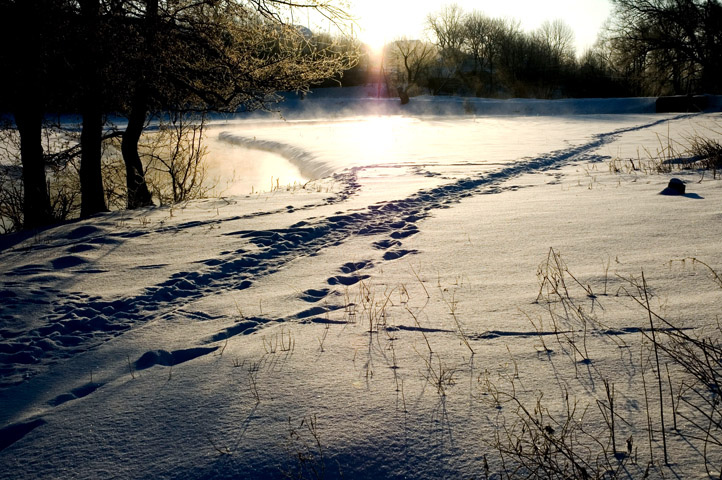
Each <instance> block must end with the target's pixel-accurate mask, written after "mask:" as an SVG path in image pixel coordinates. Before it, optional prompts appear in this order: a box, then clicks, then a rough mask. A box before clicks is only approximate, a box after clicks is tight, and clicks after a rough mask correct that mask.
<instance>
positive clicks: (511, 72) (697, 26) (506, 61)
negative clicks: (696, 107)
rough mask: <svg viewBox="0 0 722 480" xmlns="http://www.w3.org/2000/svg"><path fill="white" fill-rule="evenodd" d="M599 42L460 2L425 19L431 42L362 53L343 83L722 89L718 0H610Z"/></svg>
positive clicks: (648, 92) (657, 91) (583, 90)
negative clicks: (585, 45)
mask: <svg viewBox="0 0 722 480" xmlns="http://www.w3.org/2000/svg"><path fill="white" fill-rule="evenodd" d="M612 3H613V6H614V8H613V12H612V15H611V17H610V18H609V19H608V21H607V23H606V26H605V28H604V29H603V30H602V31H601V32H600V35H599V38H598V41H597V43H596V44H595V46H594V47H593V48H591V49H589V50H587V51H585V52H581V54H580V55H578V52H576V51H575V47H574V33H573V31H572V29H571V28H570V27H569V26H568V25H567V24H565V23H564V22H563V21H561V20H557V21H551V22H550V21H547V22H545V23H544V24H542V26H541V27H540V28H539V29H538V30H536V31H532V32H525V31H522V30H521V27H520V23H519V22H518V21H514V20H509V19H501V18H491V17H488V16H486V15H485V14H483V13H481V12H479V11H472V12H465V11H463V10H462V9H461V8H460V7H459V6H457V5H450V6H447V7H444V8H443V9H441V10H440V11H438V12H435V13H431V14H429V15H428V16H427V22H426V23H427V31H428V34H429V35H428V37H429V40H421V39H409V38H399V39H396V40H395V41H393V42H390V43H389V44H387V45H386V47H385V48H384V51H383V56H382V58H381V59H375V58H373V56H372V55H371V53H370V52H369V51H368V49H365V50H362V51H363V55H362V57H361V60H360V62H359V63H358V64H357V65H356V66H355V67H354V68H353V69H352V70H350V71H347V72H345V74H344V77H343V78H342V79H340V81H341V83H342V84H343V85H359V84H364V83H376V82H380V83H385V84H386V85H387V86H388V87H389V88H388V90H390V91H391V92H393V93H396V92H399V93H400V94H401V95H404V94H407V95H412V96H413V95H415V94H418V93H422V92H423V93H430V94H432V95H448V94H456V95H468V96H479V97H500V98H508V97H533V98H561V97H618V96H660V95H680V94H683V95H684V94H692V93H710V94H718V93H722V71H721V68H722V5H720V2H719V1H718V0H706V1H702V0H612Z"/></svg>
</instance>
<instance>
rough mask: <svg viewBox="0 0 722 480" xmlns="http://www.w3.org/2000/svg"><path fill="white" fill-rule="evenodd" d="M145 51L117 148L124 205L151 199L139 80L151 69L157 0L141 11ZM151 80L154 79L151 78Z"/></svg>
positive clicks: (144, 96)
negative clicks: (142, 143) (120, 156)
mask: <svg viewBox="0 0 722 480" xmlns="http://www.w3.org/2000/svg"><path fill="white" fill-rule="evenodd" d="M145 15H146V18H145V45H144V48H145V54H146V58H147V62H146V63H145V64H144V65H143V66H142V67H141V68H142V70H143V71H142V72H139V73H141V74H140V75H139V80H138V81H137V83H136V85H135V92H134V93H133V102H132V104H131V112H130V114H129V115H128V127H127V128H126V129H125V133H124V134H123V142H122V145H121V152H122V154H123V162H124V163H125V176H126V185H127V187H128V208H131V209H133V208H140V207H147V206H149V205H153V199H152V195H151V193H150V191H149V190H148V185H147V184H146V182H145V173H144V171H143V163H142V162H141V160H140V154H139V153H138V142H139V141H140V136H141V135H142V134H143V128H144V127H145V119H146V115H147V114H148V104H149V101H148V100H149V98H148V97H149V95H148V86H147V85H146V84H145V83H143V82H144V81H149V80H150V79H151V78H152V75H155V72H151V71H150V69H151V68H152V64H153V63H154V61H153V57H154V53H155V47H154V44H155V36H156V31H157V26H158V0H148V2H147V4H146V12H145ZM153 80H155V79H153Z"/></svg>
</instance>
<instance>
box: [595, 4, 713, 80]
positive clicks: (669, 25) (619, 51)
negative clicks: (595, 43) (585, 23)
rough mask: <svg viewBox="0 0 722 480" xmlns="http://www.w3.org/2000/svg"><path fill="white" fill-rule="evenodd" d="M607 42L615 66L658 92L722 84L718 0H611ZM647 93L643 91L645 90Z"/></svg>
mask: <svg viewBox="0 0 722 480" xmlns="http://www.w3.org/2000/svg"><path fill="white" fill-rule="evenodd" d="M612 3H613V5H614V13H613V16H612V22H611V24H610V26H609V28H608V29H607V32H606V37H607V42H608V45H609V47H610V49H611V50H612V58H613V60H614V65H615V67H616V68H617V69H618V70H619V71H620V72H621V73H625V74H630V75H637V76H639V83H640V86H642V87H645V88H646V89H652V90H653V91H654V93H667V92H674V93H687V92H690V91H692V90H696V89H700V90H703V91H705V92H709V93H717V92H719V91H720V90H722V80H721V79H722V33H721V32H722V4H720V2H719V1H718V0H612ZM640 93H644V92H640Z"/></svg>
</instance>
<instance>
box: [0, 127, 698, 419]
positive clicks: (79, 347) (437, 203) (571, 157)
mask: <svg viewBox="0 0 722 480" xmlns="http://www.w3.org/2000/svg"><path fill="white" fill-rule="evenodd" d="M683 117H684V116H680V117H676V118H683ZM667 121H669V119H668V118H665V119H663V120H659V121H655V122H651V123H648V124H644V125H640V126H634V127H629V128H623V129H619V130H614V131H612V132H608V133H604V134H600V135H596V136H595V137H594V138H593V139H592V140H591V141H589V142H587V143H585V144H583V145H579V146H575V147H570V148H567V149H562V150H557V151H553V152H550V153H548V154H546V155H543V156H539V157H537V158H534V159H529V160H522V161H519V162H516V163H514V164H511V165H508V166H504V167H501V168H499V169H498V170H496V171H494V172H492V173H486V174H477V175H475V176H472V177H469V178H464V179H460V180H457V181H453V182H451V183H447V184H443V185H441V186H437V187H434V188H429V189H425V190H420V191H418V192H416V193H414V194H412V195H410V196H408V197H407V198H404V199H400V200H394V201H385V202H379V203H377V204H373V205H369V206H368V207H367V208H366V209H365V210H361V211H346V212H338V213H337V214H335V215H331V216H325V217H315V218H309V219H307V220H305V221H301V222H298V223H296V224H294V225H291V226H290V227H288V228H283V229H270V230H263V231H250V230H238V231H235V232H232V233H227V234H225V235H229V236H233V237H236V238H238V239H242V240H243V245H244V247H242V248H238V249H236V250H232V251H226V252H221V253H220V254H219V255H218V256H217V257H215V258H212V259H210V260H205V261H202V262H201V263H200V264H199V265H198V269H197V270H194V271H183V272H177V273H175V274H173V275H172V276H171V277H170V278H168V279H167V280H165V281H163V282H161V283H158V284H156V285H153V286H149V287H147V288H145V289H144V290H143V291H142V293H140V294H139V295H135V296H128V297H124V298H116V299H106V298H100V297H91V296H88V295H87V294H84V293H72V292H62V291H60V290H58V289H51V288H35V289H31V290H28V289H27V282H26V281H25V278H26V277H27V276H29V275H36V276H35V277H34V280H33V281H35V282H37V280H38V277H37V275H38V274H42V273H46V272H47V273H48V274H49V273H51V272H53V271H56V270H64V269H71V268H73V267H75V266H78V265H82V264H83V263H84V262H85V260H84V259H83V252H85V251H87V250H91V249H93V248H94V245H97V244H113V243H117V242H119V241H120V240H121V239H122V238H127V237H128V236H137V235H144V234H147V233H144V232H131V233H120V234H118V233H113V234H103V233H102V231H101V230H100V229H99V228H97V227H94V226H92V225H88V224H86V225H83V226H79V227H77V228H76V229H74V230H72V231H70V233H69V234H68V235H67V236H66V238H65V239H64V240H66V241H67V246H66V248H65V251H66V253H67V255H65V256H62V257H59V258H55V259H52V260H50V261H49V262H47V263H45V264H37V265H36V264H34V265H26V266H23V267H20V268H17V269H15V270H12V271H9V272H7V273H6V274H5V275H6V277H7V278H15V279H17V280H10V281H7V282H6V285H5V289H4V291H3V293H2V295H3V306H4V309H3V314H2V316H3V318H4V319H6V320H8V321H13V320H17V318H21V317H22V316H23V315H26V312H27V307H26V305H27V304H28V303H34V304H37V305H38V311H39V312H40V311H42V310H43V309H45V311H46V313H44V314H42V313H41V315H42V318H41V320H42V322H41V323H42V326H40V327H38V328H34V329H32V330H27V329H26V330H11V329H7V328H4V329H2V330H0V386H9V385H12V384H15V383H19V382H20V381H21V380H20V379H19V378H18V372H23V371H30V370H31V366H38V365H40V366H41V365H45V364H48V363H51V362H54V361H57V360H58V359H61V358H64V357H69V356H72V355H75V354H77V353H79V352H82V351H85V350H87V349H89V348H92V347H93V346H96V345H98V344H100V343H102V342H104V341H106V340H108V339H110V338H112V337H114V336H117V335H119V334H122V332H124V331H126V330H128V329H129V328H131V327H132V326H134V325H138V324H142V323H144V322H146V321H148V320H149V319H151V317H152V318H153V319H156V318H163V317H164V316H172V315H178V314H182V315H184V316H186V317H188V318H194V317H197V318H198V319H199V320H206V319H208V318H209V317H208V315H207V314H204V313H202V312H192V311H188V310H183V308H184V307H187V306H188V305H189V304H190V303H191V302H192V301H194V300H197V299H199V298H202V297H204V296H208V295H213V294H216V293H220V292H227V291H237V290H244V289H247V288H248V287H250V286H251V285H252V284H253V283H254V281H256V280H258V279H259V278H261V277H264V276H266V275H270V274H272V273H274V272H277V271H279V270H280V269H281V268H282V267H283V266H284V265H286V264H287V263H288V262H291V261H293V260H294V259H297V258H299V257H306V256H312V255H315V254H317V253H318V252H319V251H321V250H322V249H324V248H327V247H331V246H335V245H339V244H341V243H343V242H345V241H346V240H347V239H349V238H350V237H355V236H364V237H365V236H368V237H373V243H372V244H373V246H374V248H376V249H378V250H382V251H383V252H384V253H383V260H384V261H393V260H396V259H399V258H402V257H404V256H406V255H410V254H413V253H415V252H414V251H413V250H409V249H405V248H404V245H403V241H404V239H405V238H407V237H409V236H411V235H414V234H416V233H418V232H419V223H420V222H421V221H422V220H424V219H425V218H427V217H428V216H429V215H430V214H431V213H432V212H433V211H434V210H436V209H440V208H449V207H450V206H451V205H453V204H455V203H458V202H459V201H461V200H462V199H463V198H466V197H469V196H472V195H478V194H483V193H495V192H499V191H501V190H500V187H499V185H500V184H501V183H502V182H504V181H506V180H508V179H510V178H513V177H516V176H519V175H522V174H526V173H532V172H540V171H544V170H549V169H555V168H559V167H562V166H564V165H566V164H568V163H570V162H577V161H599V160H601V159H603V158H605V157H602V156H600V155H598V154H595V153H594V152H595V151H596V150H598V149H599V148H600V147H601V146H603V145H604V144H606V143H608V142H610V141H611V140H613V139H614V138H616V137H618V136H619V135H622V134H624V133H628V132H632V131H638V130H643V129H646V128H650V127H653V126H655V125H658V124H660V123H663V122H667ZM279 145H280V144H279ZM279 145H275V146H274V147H273V148H281V149H283V150H285V151H292V152H295V150H293V147H287V146H283V145H280V146H279ZM269 148H270V147H269ZM296 153H297V152H296ZM374 167H378V165H376V166H374V165H370V166H365V167H356V168H353V169H351V170H350V171H347V172H343V173H341V174H337V175H336V177H337V180H338V181H340V182H342V184H343V185H344V187H343V189H342V191H341V192H340V193H339V194H337V195H336V196H334V197H332V198H330V199H328V200H327V201H326V202H323V203H318V204H309V205H305V206H303V207H300V209H305V210H312V209H314V208H316V207H319V206H322V205H328V204H339V205H340V204H343V202H344V201H345V200H347V199H348V198H349V197H350V196H352V195H354V194H355V193H356V192H357V190H358V188H359V183H358V180H357V175H358V172H359V171H360V170H363V169H366V168H374ZM297 209H299V208H297V207H293V206H288V207H286V208H285V209H278V210H275V211H272V212H265V213H262V214H269V213H283V212H292V211H295V210H297ZM257 215H259V214H251V215H249V216H248V217H253V216H257ZM244 218H247V217H244V216H236V217H231V218H225V219H220V220H217V219H216V220H211V221H207V222H189V223H186V224H181V225H179V226H176V227H167V228H168V229H173V230H176V229H191V228H197V227H203V226H205V225H207V224H208V223H214V224H218V223H226V222H233V221H237V220H242V219H244ZM163 231H164V229H162V228H161V229H159V230H155V231H154V233H162V232H163ZM249 244H250V245H249ZM250 246H252V248H249V247H250ZM31 248H38V249H41V248H44V247H43V246H37V247H31ZM373 266H374V265H373V263H372V262H371V261H370V260H365V261H361V262H355V263H346V264H344V265H342V266H340V267H339V270H338V271H337V272H331V274H330V275H329V277H328V279H327V280H326V285H321V286H318V287H317V288H315V289H311V290H307V291H305V292H303V293H302V294H301V298H302V299H303V300H305V301H306V302H308V303H318V302H321V301H322V300H324V299H326V298H328V297H329V296H330V295H331V294H332V293H334V287H337V286H350V285H354V284H356V283H357V282H359V281H361V280H363V279H365V278H368V276H369V275H368V273H365V272H366V271H367V270H368V269H370V268H373ZM148 268H152V266H148ZM86 273H90V274H92V273H93V272H86ZM40 278H42V277H40ZM41 281H42V280H41ZM337 308H343V306H342V305H334V304H331V305H324V306H316V307H312V308H309V309H306V310H304V311H301V312H299V313H296V314H294V315H291V316H289V317H287V318H284V319H274V320H276V321H299V320H307V319H311V318H312V317H316V316H319V315H322V314H324V313H326V312H327V311H330V310H331V309H337ZM269 321H270V319H263V318H246V319H244V321H242V322H240V323H238V324H236V325H234V326H233V327H230V328H228V329H226V330H223V331H220V332H218V333H217V334H216V335H213V336H212V337H211V338H209V339H206V341H205V342H204V343H213V342H217V341H220V340H224V339H227V338H229V337H231V336H234V335H241V334H249V333H251V332H253V331H256V330H257V329H258V328H259V327H260V326H262V325H263V324H265V323H267V322H269ZM16 323H17V322H16ZM198 348H200V347H198ZM211 351H213V349H212V348H211V349H208V348H205V349H202V350H198V349H190V350H188V351H184V353H179V352H164V351H155V352H149V353H147V354H146V355H147V356H148V357H146V355H144V356H143V357H141V358H140V359H138V360H137V362H136V366H138V365H146V364H147V366H150V365H152V364H154V363H160V364H165V363H163V362H166V363H167V362H170V363H171V364H172V363H173V362H178V363H179V362H180V359H182V358H187V357H188V355H192V354H196V353H197V354H199V355H202V354H207V353H210V352H211ZM188 352H192V353H190V354H189V353H188ZM191 358H192V356H191ZM138 362H139V363H138ZM88 388H90V387H88ZM95 388H97V387H95ZM86 390H87V389H86ZM86 390H84V391H83V392H75V393H73V392H70V394H69V395H75V396H76V397H78V396H81V395H82V394H83V393H85V391H86ZM90 391H92V390H90ZM88 393H89V392H88ZM85 394H87V393H85ZM62 400H63V399H59V400H58V403H62ZM22 430H23V429H20V431H22Z"/></svg>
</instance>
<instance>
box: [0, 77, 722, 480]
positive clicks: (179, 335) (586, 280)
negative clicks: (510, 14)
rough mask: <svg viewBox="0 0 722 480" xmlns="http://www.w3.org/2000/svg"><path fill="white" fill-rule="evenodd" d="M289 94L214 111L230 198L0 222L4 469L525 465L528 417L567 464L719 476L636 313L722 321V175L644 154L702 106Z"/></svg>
mask: <svg viewBox="0 0 722 480" xmlns="http://www.w3.org/2000/svg"><path fill="white" fill-rule="evenodd" d="M715 101H716V99H715ZM279 109H280V111H281V115H282V118H281V117H279V116H278V115H267V114H247V115H238V116H233V117H217V118H214V119H213V120H212V122H211V124H210V127H209V129H208V131H209V134H208V145H209V149H210V153H209V171H210V172H211V173H213V174H214V175H216V176H217V177H218V179H219V186H218V191H219V195H220V196H219V197H216V198H208V199H203V200H196V201H191V202H188V203H185V204H181V205H175V206H173V207H152V208H146V209H141V210H135V211H120V212H111V213H107V214H100V215H97V216H94V217H92V218H89V219H86V220H79V221H74V222H69V223H66V224H63V225H58V226H55V227H51V228H47V229H45V230H41V231H36V232H31V233H19V234H13V235H7V236H4V237H2V238H0V264H1V265H2V267H1V268H0V278H1V280H2V290H0V298H1V307H0V428H1V429H2V430H0V477H2V478H8V479H38V478H58V479H60V478H78V479H97V478H118V479H151V478H152V479H211V478H213V479H226V478H227V479H231V478H242V479H265V478H346V479H364V478H392V479H401V478H414V479H437V478H509V477H511V478H526V477H527V475H528V474H529V470H528V469H529V468H530V467H529V465H527V466H526V467H524V466H520V464H519V463H518V457H516V456H515V454H514V453H513V452H511V453H510V452H509V451H507V450H504V449H505V448H512V450H513V442H512V443H510V440H514V439H520V438H521V439H524V438H526V437H524V435H526V434H527V432H529V431H530V428H529V427H530V426H531V427H533V428H532V430H533V429H534V428H537V429H538V435H539V436H537V437H535V440H534V441H536V442H537V444H538V446H539V448H543V447H544V446H545V445H546V446H547V447H549V448H552V450H548V451H547V453H548V455H547V457H546V458H550V456H551V455H554V456H555V457H554V458H557V459H561V458H563V457H564V455H563V454H562V452H563V450H561V449H560V448H559V446H560V445H564V444H565V443H564V441H568V440H569V438H570V437H569V436H567V437H565V435H572V434H573V435H575V437H574V442H571V444H572V445H577V446H578V447H577V448H578V450H577V451H576V453H575V455H578V457H574V458H576V460H575V462H577V463H576V464H574V463H573V464H572V467H570V468H572V472H574V473H571V477H574V476H575V475H576V476H578V475H580V473H579V472H580V471H581V470H580V468H581V467H580V465H579V462H581V461H582V460H581V459H582V458H583V459H585V460H584V461H588V462H589V464H588V465H586V464H585V465H586V467H585V468H589V469H590V471H591V469H593V468H597V467H599V468H600V470H599V471H607V473H608V475H610V476H611V475H612V473H613V474H614V475H616V476H617V477H618V478H643V477H644V476H645V475H647V476H648V478H671V477H674V476H676V477H678V478H709V475H715V476H718V475H719V473H720V465H721V462H722V451H720V444H718V443H715V442H710V441H709V438H708V439H707V441H705V435H704V434H700V432H699V431H698V430H695V427H694V425H693V424H692V423H691V422H692V421H695V419H697V420H696V421H697V423H699V418H703V419H704V418H706V417H704V416H701V417H699V416H695V415H700V413H699V412H695V411H694V409H693V408H692V406H690V405H692V403H685V398H687V399H688V397H685V396H684V395H689V390H690V389H691V387H692V386H694V385H695V384H694V383H693V381H692V380H690V379H689V378H688V373H687V372H685V371H684V369H683V368H681V367H680V365H679V364H677V363H674V362H672V361H671V360H669V358H668V357H665V356H664V354H663V362H664V361H665V359H667V360H666V361H667V363H666V367H665V366H664V364H663V366H662V367H661V368H663V369H665V370H664V371H665V373H664V382H665V384H664V391H663V395H662V403H661V405H660V396H659V394H658V391H657V378H658V377H657V376H656V373H655V372H656V369H657V364H656V363H655V362H654V354H653V350H652V347H651V345H652V343H651V341H650V338H649V336H650V332H651V329H650V318H652V325H658V326H659V328H660V332H663V331H666V332H669V331H675V330H673V329H671V327H669V325H674V327H675V328H678V329H680V330H679V331H681V332H685V334H686V335H691V336H694V338H712V339H716V341H719V335H720V331H719V305H720V300H721V299H722V285H720V283H719V275H718V276H715V274H720V273H722V258H721V257H720V252H721V251H722V182H720V179H719V174H718V173H715V172H712V171H701V170H699V169H697V168H693V169H686V170H678V169H673V170H672V171H671V172H669V173H659V172H658V169H657V168H656V167H655V165H659V161H658V160H659V157H663V158H662V160H668V161H672V162H674V161H677V160H679V157H683V156H684V155H686V154H685V153H684V152H686V150H685V149H686V147H687V146H689V144H690V142H691V141H692V140H693V139H694V138H699V136H704V137H708V138H713V139H717V141H722V115H720V113H718V111H716V110H714V109H713V111H711V112H706V113H695V114H656V113H654V99H651V98H638V99H586V100H553V101H535V100H483V99H464V98H458V97H443V98H441V97H416V98H412V99H411V102H410V103H409V104H408V105H405V106H401V105H399V102H398V100H393V99H383V98H375V97H374V90H373V89H371V88H369V89H367V90H363V89H356V90H352V94H349V90H345V89H343V90H342V89H337V90H332V91H326V92H321V93H318V94H315V95H314V94H311V95H309V96H307V97H306V98H304V99H301V98H300V97H297V96H293V95H289V96H288V99H287V101H286V102H284V103H282V104H280V105H279ZM671 178H679V179H681V180H683V181H684V182H685V185H686V192H685V194H684V195H660V192H661V191H663V190H664V189H665V187H666V186H667V185H668V182H669V181H670V179H671ZM642 279H643V281H644V283H642ZM642 285H646V289H640V287H641V286H642ZM645 293H646V298H645ZM640 301H641V303H640ZM647 302H648V303H647ZM645 305H647V306H648V309H647V308H645ZM650 312H653V314H654V316H652V315H650ZM663 320H664V322H668V323H663ZM655 322H656V323H655ZM665 328H666V330H664V329H665ZM667 371H669V374H667V373H666V372H667ZM685 386H686V387H687V390H685V392H687V393H684V392H683V393H679V394H674V393H670V389H671V391H672V392H677V391H679V392H682V391H683V390H684V389H685ZM610 387H611V389H608V388H610ZM612 391H613V392H612ZM610 392H611V393H610ZM665 392H666V393H665ZM710 398H713V396H710ZM670 400H671V401H670ZM675 401H676V402H677V403H676V404H675ZM688 401H689V399H688ZM612 403H613V405H614V413H613V414H611V415H612V416H611V417H610V406H611V404H612ZM660 411H662V412H665V413H666V415H665V418H666V420H665V422H666V424H665V425H662V423H661V420H660V415H659V413H660ZM525 412H526V413H525ZM527 414H528V416H525V415H527ZM610 418H615V419H616V420H615V422H614V425H615V431H614V437H613V440H614V442H613V443H614V444H613V445H612V440H611V438H612V437H611V436H610V423H611V420H610ZM673 418H674V422H678V425H677V429H676V430H675V429H673V428H672V421H673V420H672V419H673ZM689 419H691V420H689ZM688 420H689V421H688ZM535 422H537V423H535ZM522 425H526V427H525V429H524V430H523V429H522ZM663 426H664V427H666V429H665V435H664V436H663V435H662V434H661V428H662V427H663ZM522 430H523V433H522ZM534 431H536V430H534ZM709 431H710V433H711V436H712V437H713V438H714V435H719V433H720V432H719V430H715V429H714V428H710V430H709ZM650 432H651V433H652V435H651V436H650ZM716 438H719V436H718V437H716ZM663 442H666V449H667V451H668V456H669V458H668V464H667V465H665V464H664V461H663V460H662V459H663V449H664V447H665V445H663ZM510 445H511V446H510ZM524 451H525V452H532V451H533V449H531V448H530V449H528V450H524ZM540 451H541V450H540ZM500 452H506V453H504V454H503V455H502V454H500ZM517 453H518V452H517ZM529 458H531V459H533V458H536V459H537V460H538V461H542V460H543V458H544V456H543V455H541V456H537V457H535V456H534V455H530V457H529ZM540 458H541V459H542V460H539V459H540ZM705 459H706V461H705ZM559 461H560V462H561V461H562V460H559ZM650 461H651V462H652V463H651V466H650ZM595 465H596V467H595ZM600 466H601V467H600ZM525 468H526V470H525ZM574 469H576V470H574ZM609 469H613V470H609Z"/></svg>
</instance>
